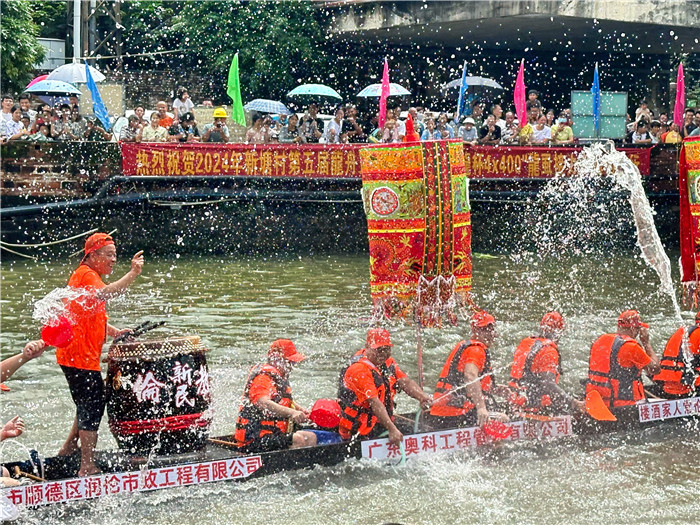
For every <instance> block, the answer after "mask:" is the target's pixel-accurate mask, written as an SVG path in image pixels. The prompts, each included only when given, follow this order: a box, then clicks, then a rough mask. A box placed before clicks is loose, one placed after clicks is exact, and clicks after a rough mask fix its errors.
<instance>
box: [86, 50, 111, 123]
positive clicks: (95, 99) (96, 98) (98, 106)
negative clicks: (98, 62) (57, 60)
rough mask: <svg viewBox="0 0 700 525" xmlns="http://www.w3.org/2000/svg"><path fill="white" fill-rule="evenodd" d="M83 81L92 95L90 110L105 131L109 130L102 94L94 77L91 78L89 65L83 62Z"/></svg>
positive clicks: (107, 115) (107, 113) (107, 114)
mask: <svg viewBox="0 0 700 525" xmlns="http://www.w3.org/2000/svg"><path fill="white" fill-rule="evenodd" d="M85 82H86V83H87V88H88V89H89V90H90V95H91V96H92V111H93V112H94V113H95V116H97V118H98V119H100V122H102V125H103V126H104V127H105V131H109V128H110V124H109V112H108V111H107V108H106V107H105V103H104V102H102V96H101V95H100V91H99V90H98V89H97V84H95V79H94V78H92V73H90V66H89V65H88V64H87V62H86V63H85Z"/></svg>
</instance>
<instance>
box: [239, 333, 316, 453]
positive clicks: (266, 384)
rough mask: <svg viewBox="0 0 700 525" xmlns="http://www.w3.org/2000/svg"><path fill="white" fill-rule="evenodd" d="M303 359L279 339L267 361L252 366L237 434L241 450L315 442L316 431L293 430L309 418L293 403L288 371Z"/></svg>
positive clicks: (312, 443) (291, 345)
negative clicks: (295, 424) (293, 424)
mask: <svg viewBox="0 0 700 525" xmlns="http://www.w3.org/2000/svg"><path fill="white" fill-rule="evenodd" d="M304 359H306V356H305V355H303V354H301V353H299V352H298V351H297V349H296V346H294V343H293V342H292V341H290V340H289V339H278V340H276V341H274V342H273V343H272V344H271V345H270V349H269V350H268V352H267V362H265V363H261V364H258V365H256V366H254V367H253V368H252V369H251V371H250V373H249V374H248V379H247V380H246V384H245V390H244V391H243V399H242V400H241V406H240V408H239V410H238V420H237V421H236V432H235V434H234V438H235V440H236V444H237V445H238V446H239V447H240V448H241V451H243V452H268V451H270V450H280V449H285V448H297V447H310V446H313V445H315V444H316V434H314V433H313V432H310V431H308V430H297V431H296V432H293V431H292V422H294V423H305V422H307V421H309V417H308V416H309V412H308V411H307V410H304V409H303V408H301V407H300V406H299V405H298V404H297V403H295V402H294V400H293V399H292V389H291V387H290V385H289V373H290V372H291V371H292V368H293V367H294V365H295V364H297V363H300V362H301V361H303V360H304Z"/></svg>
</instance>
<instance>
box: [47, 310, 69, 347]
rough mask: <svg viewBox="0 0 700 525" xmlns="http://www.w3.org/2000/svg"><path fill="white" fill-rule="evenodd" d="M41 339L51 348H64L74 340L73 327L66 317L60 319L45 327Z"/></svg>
mask: <svg viewBox="0 0 700 525" xmlns="http://www.w3.org/2000/svg"><path fill="white" fill-rule="evenodd" d="M41 339H42V340H43V341H44V342H45V343H46V344H48V345H49V346H56V347H59V348H62V347H64V346H66V345H67V344H68V343H70V342H71V341H72V340H73V325H72V324H71V323H70V321H69V320H68V319H66V318H65V317H59V318H58V319H57V320H53V321H50V322H49V323H47V324H45V325H44V327H43V328H42V329H41Z"/></svg>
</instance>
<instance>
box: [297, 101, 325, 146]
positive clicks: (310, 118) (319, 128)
mask: <svg viewBox="0 0 700 525" xmlns="http://www.w3.org/2000/svg"><path fill="white" fill-rule="evenodd" d="M301 134H302V136H303V137H304V139H306V142H309V143H316V142H318V141H319V139H320V138H321V137H322V136H323V121H322V120H321V119H320V118H318V104H316V103H315V102H312V103H311V104H309V109H308V110H307V111H306V113H304V116H303V117H301Z"/></svg>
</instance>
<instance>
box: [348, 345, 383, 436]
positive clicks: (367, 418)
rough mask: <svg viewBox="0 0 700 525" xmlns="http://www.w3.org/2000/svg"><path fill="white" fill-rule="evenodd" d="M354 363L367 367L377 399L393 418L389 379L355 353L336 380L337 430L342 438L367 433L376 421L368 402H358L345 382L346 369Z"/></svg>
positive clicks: (367, 360)
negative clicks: (338, 419) (338, 414)
mask: <svg viewBox="0 0 700 525" xmlns="http://www.w3.org/2000/svg"><path fill="white" fill-rule="evenodd" d="M355 363H361V364H362V365H364V366H366V367H367V368H369V370H370V372H371V373H372V379H373V380H374V386H375V387H376V389H377V393H378V398H379V401H381V402H382V404H383V405H384V407H385V408H386V411H387V413H388V414H389V417H391V418H393V415H394V401H393V396H392V394H391V387H390V386H389V381H388V380H387V378H386V377H385V376H384V375H383V374H382V373H381V371H380V370H379V368H377V367H376V366H375V365H374V364H373V363H372V362H371V361H370V360H369V359H367V357H365V356H364V355H355V356H354V357H353V358H352V359H351V360H350V364H349V365H348V366H346V367H345V368H344V369H343V371H342V372H341V373H340V380H339V382H338V404H339V405H340V423H339V425H338V432H339V433H340V435H341V437H342V438H343V439H349V438H350V437H352V436H354V435H358V434H359V435H360V436H366V435H368V434H369V433H370V432H371V431H372V429H373V428H374V426H375V425H376V424H377V421H378V419H377V416H375V415H374V412H372V408H371V407H370V405H369V402H367V401H363V402H360V401H359V400H358V398H357V395H356V394H355V392H353V391H352V390H351V389H350V388H348V387H347V385H346V384H345V376H346V375H347V373H348V369H349V368H350V367H351V366H352V365H353V364H355Z"/></svg>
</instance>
